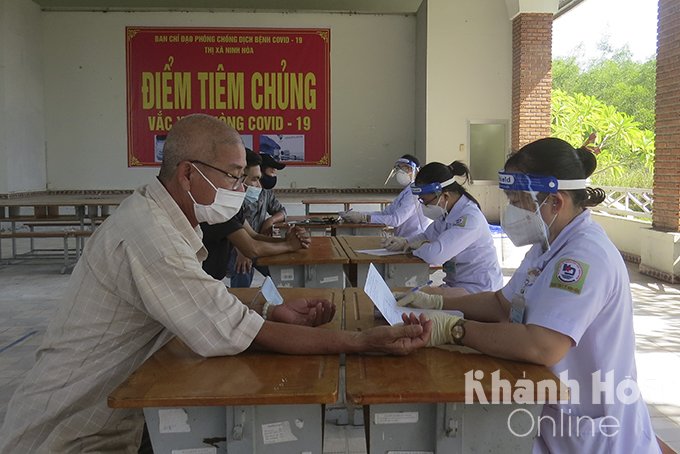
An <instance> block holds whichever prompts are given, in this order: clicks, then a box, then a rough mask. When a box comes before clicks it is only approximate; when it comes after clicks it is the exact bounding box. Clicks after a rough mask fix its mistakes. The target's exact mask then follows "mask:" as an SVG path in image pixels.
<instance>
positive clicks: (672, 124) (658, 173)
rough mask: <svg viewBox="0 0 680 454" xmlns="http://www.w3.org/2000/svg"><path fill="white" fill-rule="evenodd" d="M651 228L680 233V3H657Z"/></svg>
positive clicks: (674, 0)
mask: <svg viewBox="0 0 680 454" xmlns="http://www.w3.org/2000/svg"><path fill="white" fill-rule="evenodd" d="M657 40H658V41H657V52H656V159H655V164H654V209H653V214H652V227H653V228H654V229H655V230H661V231H667V232H679V231H680V46H678V42H680V2H678V1H677V0H659V23H658V30H657Z"/></svg>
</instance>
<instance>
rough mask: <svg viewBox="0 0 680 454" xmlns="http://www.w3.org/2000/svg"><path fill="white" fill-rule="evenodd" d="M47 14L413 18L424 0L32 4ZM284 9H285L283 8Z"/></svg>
mask: <svg viewBox="0 0 680 454" xmlns="http://www.w3.org/2000/svg"><path fill="white" fill-rule="evenodd" d="M33 1H34V2H35V3H37V4H38V5H40V7H41V8H42V9H44V10H69V11H140V10H164V11H178V10H181V11H188V10H192V11H195V10H246V11H254V10H260V11H262V10H265V11H310V12H311V11H324V12H344V13H373V14H380V13H384V14H414V13H416V12H417V11H418V8H419V7H420V4H421V3H422V0H33ZM282 5H285V7H282Z"/></svg>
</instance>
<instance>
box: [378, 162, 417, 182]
mask: <svg viewBox="0 0 680 454" xmlns="http://www.w3.org/2000/svg"><path fill="white" fill-rule="evenodd" d="M416 173H418V166H417V165H416V163H415V162H413V161H410V160H408V159H406V158H400V159H397V160H396V162H395V163H394V167H392V170H391V171H390V174H389V175H387V178H386V179H385V183H384V184H387V182H388V181H390V178H392V177H393V176H394V177H395V178H396V180H397V183H399V184H400V185H401V186H402V187H406V186H408V185H409V184H411V183H412V182H413V179H414V178H415V177H416Z"/></svg>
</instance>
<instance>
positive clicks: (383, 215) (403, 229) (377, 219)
mask: <svg viewBox="0 0 680 454" xmlns="http://www.w3.org/2000/svg"><path fill="white" fill-rule="evenodd" d="M368 214H369V215H370V216H371V222H373V223H376V224H385V225H389V226H390V227H394V235H395V236H401V237H404V238H412V237H414V236H416V235H418V234H420V233H423V232H424V231H425V229H426V228H427V226H429V225H430V224H431V223H432V220H431V219H429V218H427V217H425V215H424V214H423V210H422V209H421V208H420V202H419V201H418V196H415V195H413V194H412V193H411V187H410V186H406V187H405V188H404V190H403V191H401V192H400V193H399V195H398V196H397V198H396V199H394V200H393V201H392V203H390V204H389V205H387V206H386V207H385V209H384V210H382V211H376V212H373V213H368Z"/></svg>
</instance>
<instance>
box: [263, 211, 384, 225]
mask: <svg viewBox="0 0 680 454" xmlns="http://www.w3.org/2000/svg"><path fill="white" fill-rule="evenodd" d="M336 217H337V216H336ZM328 218H330V216H319V215H313V214H310V215H308V216H288V217H286V220H285V221H283V222H277V223H276V224H274V227H278V228H288V226H289V225H291V224H295V225H300V226H302V227H312V228H313V227H318V228H327V227H331V228H369V229H370V228H378V229H382V228H384V227H385V224H371V223H368V222H364V223H361V224H354V223H351V222H343V221H340V222H331V221H330V220H328Z"/></svg>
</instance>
